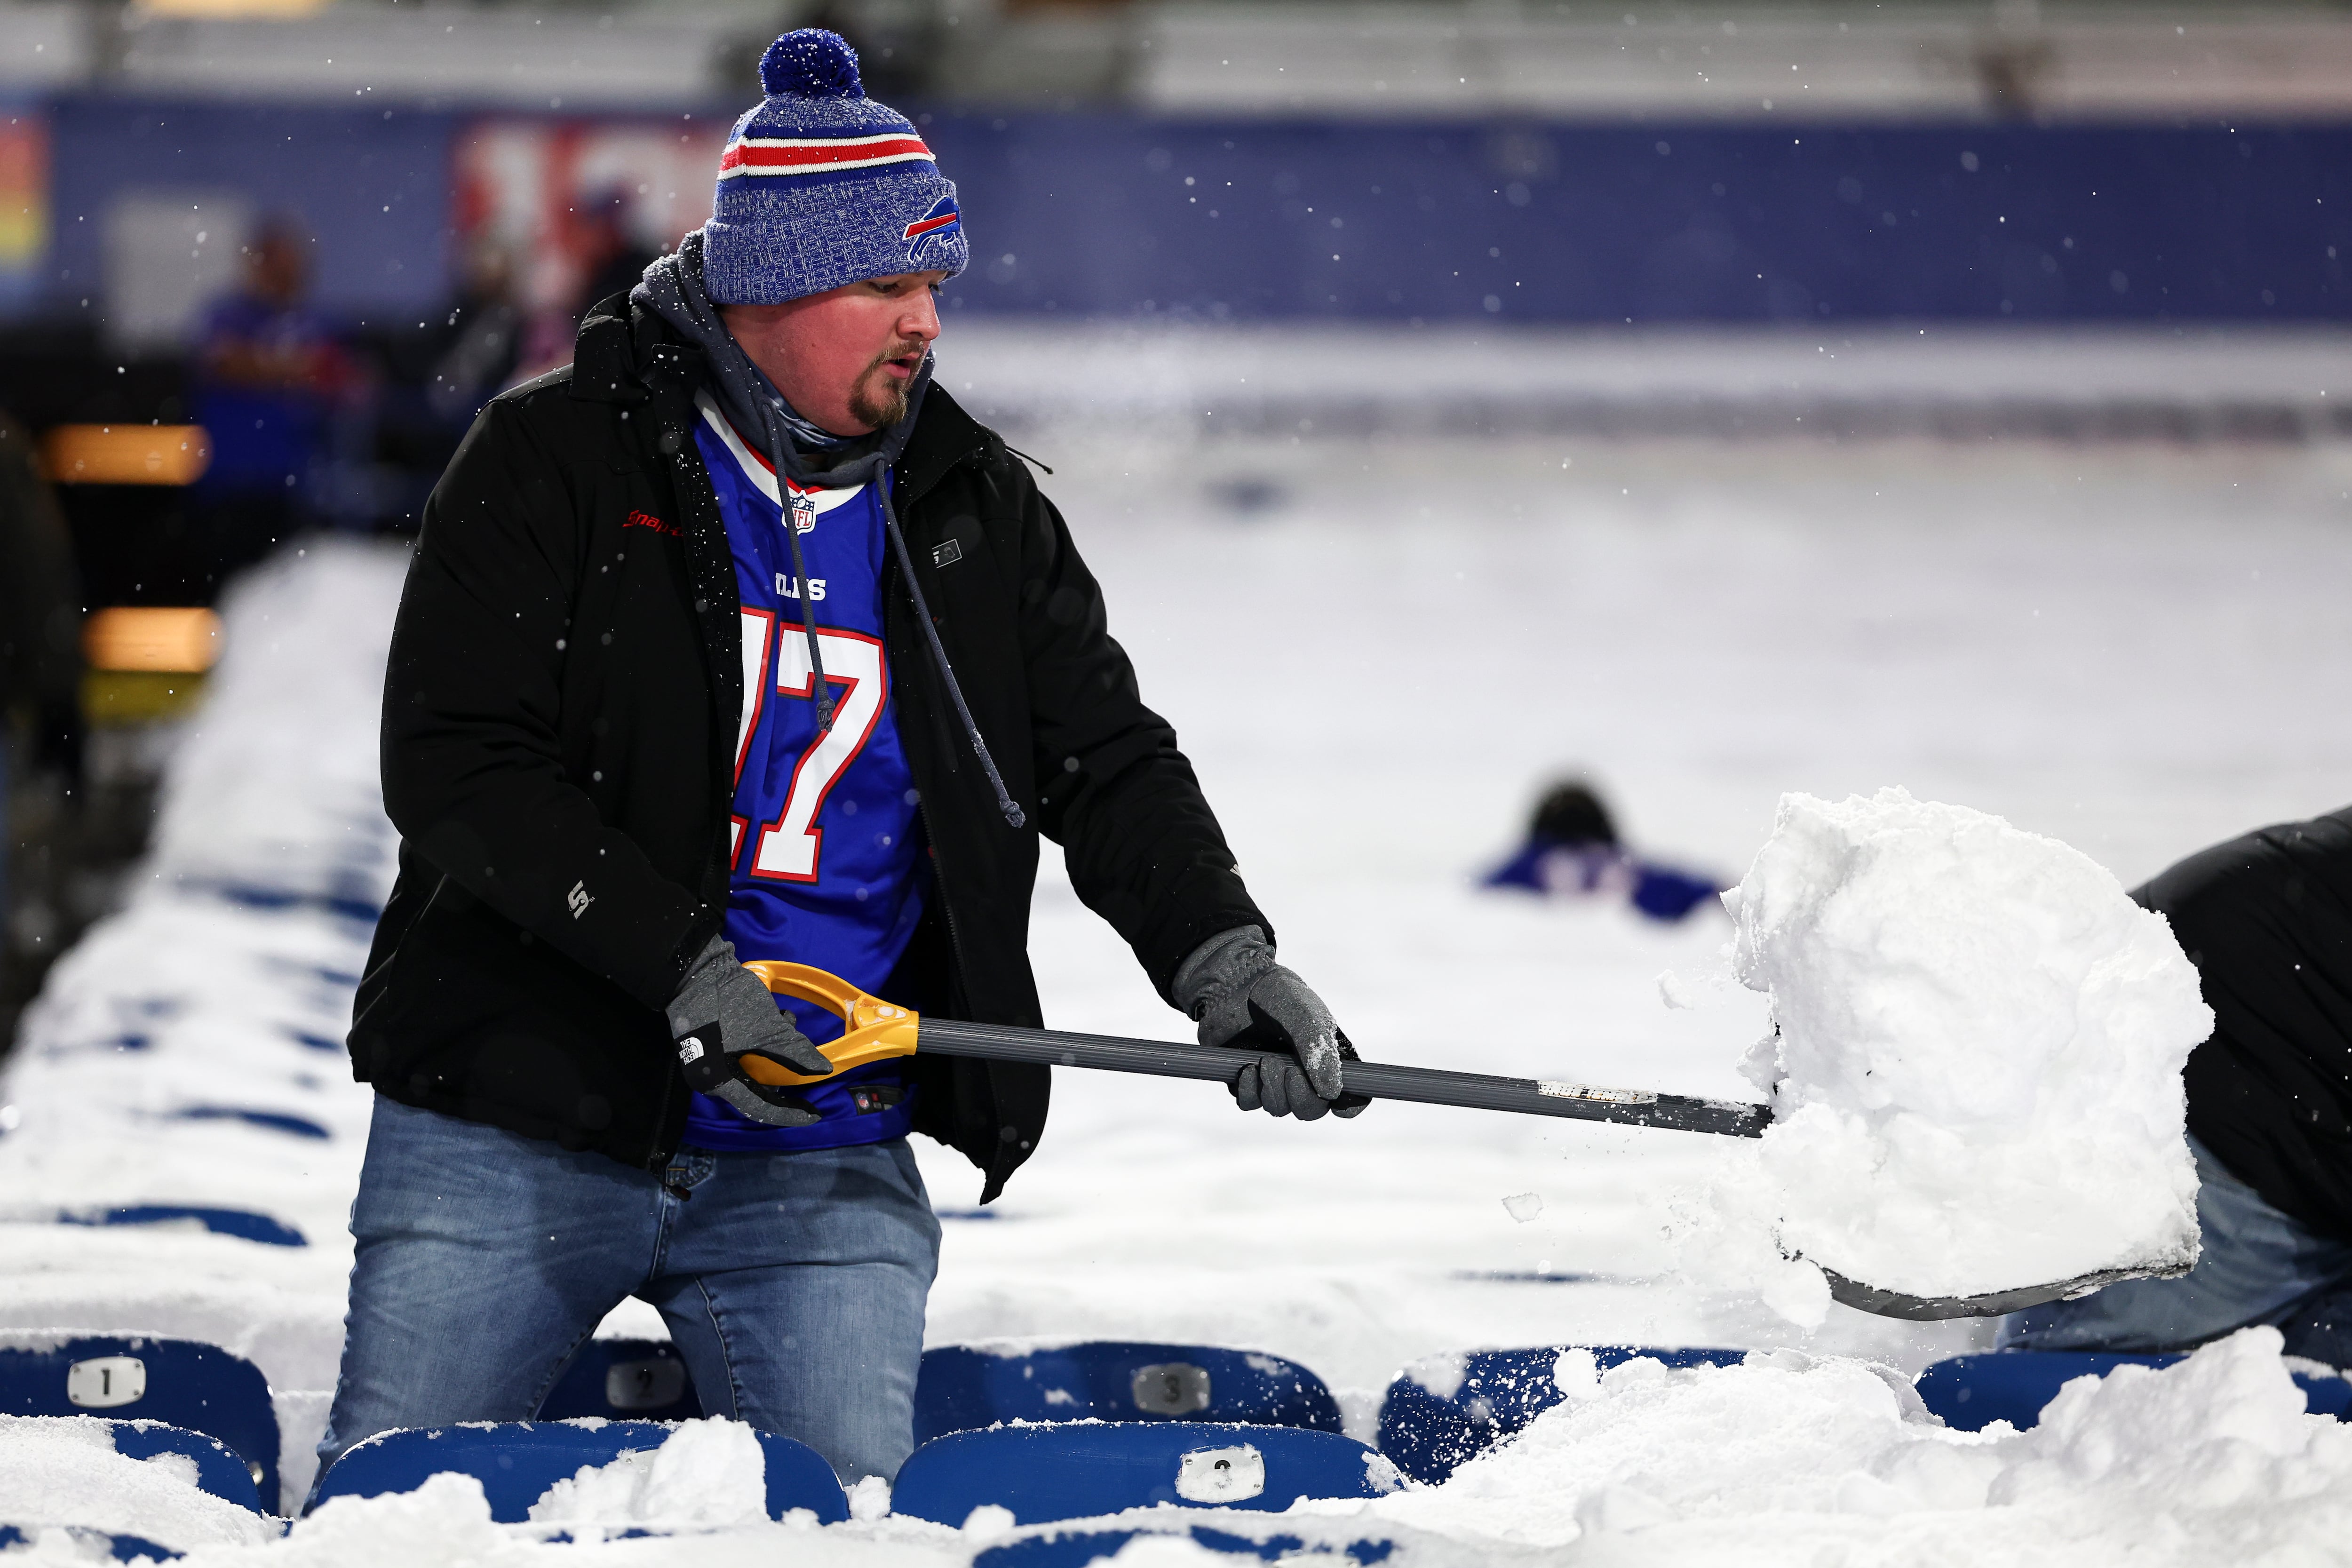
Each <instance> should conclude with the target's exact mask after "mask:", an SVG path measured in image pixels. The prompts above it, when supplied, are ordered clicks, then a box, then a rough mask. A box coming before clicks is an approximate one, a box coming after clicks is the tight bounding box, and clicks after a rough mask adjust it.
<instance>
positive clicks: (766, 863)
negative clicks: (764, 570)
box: [732, 610, 890, 882]
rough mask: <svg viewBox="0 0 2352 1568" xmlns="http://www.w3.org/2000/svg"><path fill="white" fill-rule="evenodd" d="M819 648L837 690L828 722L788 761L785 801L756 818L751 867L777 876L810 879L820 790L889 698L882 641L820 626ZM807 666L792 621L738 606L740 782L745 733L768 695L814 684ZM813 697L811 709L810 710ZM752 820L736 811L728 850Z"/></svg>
mask: <svg viewBox="0 0 2352 1568" xmlns="http://www.w3.org/2000/svg"><path fill="white" fill-rule="evenodd" d="M816 642H817V650H818V652H819V654H820V655H821V656H822V657H823V658H824V679H825V684H826V685H827V686H829V687H832V688H834V689H835V691H834V700H835V713H834V718H833V728H832V729H831V730H830V731H826V732H825V733H824V734H823V735H819V736H816V737H815V738H814V741H813V742H811V744H810V745H809V746H808V747H807V748H806V749H805V750H803V752H801V756H800V761H799V762H798V763H795V764H794V766H793V779H792V787H791V788H790V789H789V790H788V791H786V792H785V795H784V803H783V807H782V810H780V811H779V812H778V813H777V814H776V816H774V817H773V818H772V820H770V821H767V822H764V823H761V824H759V825H758V843H757V846H756V847H755V848H754V849H753V851H752V856H751V875H752V876H754V877H765V878H769V879H773V880H775V881H779V882H814V881H815V880H816V879H817V866H818V863H819V860H820V859H821V858H822V856H823V854H824V828H822V827H820V826H817V814H818V813H819V812H821V811H823V810H824V797H825V796H826V795H828V794H830V793H831V792H832V789H833V786H834V784H835V783H836V782H837V781H838V780H839V779H840V778H841V775H842V774H843V773H845V772H846V771H848V768H849V764H850V763H852V762H854V761H856V757H857V753H858V752H862V751H864V750H865V749H866V742H868V741H870V740H872V739H873V738H874V726H875V724H876V722H877V721H878V720H879V719H880V718H881V717H882V708H883V704H884V703H885V702H887V700H889V695H890V677H889V672H888V669H887V667H886V665H885V664H884V662H883V657H882V643H881V639H879V638H878V637H867V636H866V635H864V634H863V633H861V632H844V631H824V630H820V631H819V632H818V633H817V634H816ZM771 651H772V653H773V657H774V668H775V672H776V677H775V686H774V690H773V692H772V693H771V691H770V690H769V689H768V687H767V682H766V681H765V679H763V677H764V676H765V674H766V671H767V670H768V668H769V667H770V664H769V661H770V654H771ZM813 691H814V678H813V675H812V672H811V670H810V668H809V647H808V636H807V634H806V633H805V632H804V631H803V630H802V628H801V627H800V626H795V625H793V623H792V622H790V621H784V622H782V624H779V623H778V621H777V618H776V616H775V614H774V613H773V612H772V611H766V610H745V611H744V612H743V714H742V718H741V720H740V722H739V725H738V732H737V735H736V744H735V780H736V784H737V785H738V786H739V787H740V785H741V784H742V779H743V765H744V763H745V761H746V760H747V759H748V757H749V755H750V752H751V738H752V736H753V735H754V734H755V733H757V732H758V730H759V727H760V719H761V714H762V713H763V711H764V710H765V709H766V706H767V704H768V702H769V701H771V700H773V699H774V698H776V697H782V698H783V699H785V700H793V699H798V700H801V701H803V702H806V701H807V700H808V699H809V698H810V696H811V695H812V694H813ZM810 711H811V713H812V714H814V704H811V707H810ZM749 826H751V823H750V822H749V821H748V820H747V819H746V818H743V817H740V816H739V817H737V818H735V825H734V837H733V841H732V847H733V852H734V853H735V854H736V855H738V856H740V854H741V853H742V844H743V835H744V832H745V829H746V828H747V827H749Z"/></svg>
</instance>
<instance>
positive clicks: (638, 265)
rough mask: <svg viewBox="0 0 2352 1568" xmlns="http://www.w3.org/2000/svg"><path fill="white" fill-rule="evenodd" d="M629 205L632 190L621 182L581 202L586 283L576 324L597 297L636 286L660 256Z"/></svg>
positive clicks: (574, 312) (574, 313)
mask: <svg viewBox="0 0 2352 1568" xmlns="http://www.w3.org/2000/svg"><path fill="white" fill-rule="evenodd" d="M629 209H630V202H629V193H628V192H627V191H625V190H623V189H622V188H621V187H619V186H618V185H612V186H607V187H606V188H605V189H604V190H603V191H601V192H599V193H597V194H596V195H593V196H592V197H590V198H589V199H588V200H587V201H584V202H583V203H582V204H581V226H580V228H581V236H582V237H581V240H580V256H581V263H582V267H581V278H582V283H581V287H580V292H579V294H578V296H577V299H578V303H577V305H576V306H575V307H574V308H573V310H572V320H573V322H574V324H575V325H576V324H577V323H578V321H579V319H580V318H581V317H583V316H584V315H586V314H587V311H588V307H589V306H591V305H593V304H594V303H595V302H596V301H597V300H609V299H611V298H612V297H613V296H614V295H615V294H625V293H627V292H628V291H629V290H630V289H634V288H635V287H636V286H637V279H641V278H643V277H644V276H645V275H646V268H648V267H651V266H652V265H653V264H654V262H655V261H656V259H658V258H659V256H660V252H658V251H656V250H655V249H654V248H653V247H650V246H648V245H646V243H645V241H644V240H642V239H640V238H638V237H637V234H636V230H635V226H633V225H631V223H630V221H629Z"/></svg>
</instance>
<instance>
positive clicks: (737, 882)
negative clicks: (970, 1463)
mask: <svg viewBox="0 0 2352 1568" xmlns="http://www.w3.org/2000/svg"><path fill="white" fill-rule="evenodd" d="M698 410H699V412H700V414H701V422H700V423H699V425H698V426H697V427H696V430H695V441H696V444H697V445H698V447H700V449H701V453H702V461H703V466H704V467H705V468H708V469H709V473H710V481H711V485H712V487H713V488H714V489H716V490H717V491H718V495H719V514H720V516H722V517H723V518H724V519H725V520H726V522H727V542H728V544H729V546H730V548H731V550H732V552H733V553H734V557H735V589H736V593H737V595H739V597H740V601H741V605H742V634H743V711H742V717H741V719H740V722H739V724H738V727H737V731H736V741H735V800H734V809H733V826H732V830H731V837H730V846H731V847H732V852H733V855H734V861H733V873H732V879H731V880H730V885H729V895H728V900H727V922H726V931H727V940H728V941H730V942H733V943H734V944H735V952H736V955H737V956H738V957H740V958H744V959H755V958H772V959H787V960H790V961H791V962H793V963H808V964H814V965H815V966H816V967H817V968H819V969H824V970H829V971H831V972H832V973H835V974H838V975H839V976H841V977H842V978H843V979H844V980H846V981H848V982H849V983H850V984H852V985H855V986H856V987H858V988H859V989H860V990H863V991H868V992H879V991H880V990H881V988H882V984H883V982H884V981H886V980H887V979H888V978H889V975H890V972H891V970H892V969H893V968H894V967H895V966H896V965H897V964H898V960H899V958H900V956H901V955H902V954H904V953H905V952H906V951H907V943H908V941H909V940H910V939H911V938H912V937H913V936H914V933H915V927H916V926H917V924H918V923H919V922H920V921H921V920H922V916H923V904H924V900H925V898H926V897H927V896H928V894H929V872H928V869H927V861H926V860H925V859H924V858H923V857H922V856H921V855H920V853H919V848H920V847H919V842H918V840H919V838H920V837H921V832H920V823H919V818H918V816H917V815H916V805H915V787H914V777H913V775H912V773H910V772H909V771H908V766H907V753H906V752H905V750H904V749H903V748H902V747H901V746H900V745H899V743H898V713H897V709H896V707H895V705H894V704H893V703H892V701H891V699H890V666H889V661H888V660H887V658H885V657H884V655H883V647H882V577H883V562H884V552H885V551H886V550H887V542H886V541H885V539H884V537H883V531H882V509H881V505H880V503H879V502H878V501H877V500H876V498H875V495H874V492H873V488H872V486H870V485H867V486H862V487H860V488H858V489H838V490H803V489H801V488H800V487H799V486H797V485H795V484H793V482H792V481H791V480H790V479H780V478H779V476H778V475H777V474H776V472H775V471H774V470H773V469H772V468H770V467H769V465H768V462H767V459H766V458H763V457H761V455H760V453H759V452H758V451H757V450H756V449H754V448H753V447H751V445H750V444H749V443H747V442H746V441H744V440H743V438H742V437H740V435H739V434H737V432H736V431H735V429H734V427H733V426H731V425H730V424H729V423H728V422H727V419H726V417H725V416H723V415H721V414H720V413H719V409H718V407H717V405H715V404H714V403H712V402H711V400H710V399H709V397H708V396H705V397H703V398H701V399H699V400H698ZM787 514H789V517H790V520H791V523H792V526H793V527H794V528H796V529H798V530H799V531H800V545H801V557H802V560H803V562H804V563H805V564H806V567H807V573H808V575H807V580H806V581H805V582H803V580H802V578H801V576H800V574H798V573H796V572H795V571H794V570H793V553H792V547H791V545H790V544H789V543H788V542H786V540H785V537H784V531H783V530H784V526H785V520H786V517H787ZM803 604H806V605H809V606H811V607H813V608H814V610H815V612H816V625H817V652H818V655H819V661H820V662H821V663H822V664H823V665H824V679H825V684H826V686H827V687H829V688H830V689H831V690H832V693H833V697H834V701H835V711H834V721H833V728H832V729H831V731H828V732H826V733H824V734H823V735H820V734H819V733H818V732H817V710H816V704H815V703H814V701H812V700H811V698H812V696H813V694H814V677H813V675H812V671H811V667H810V660H809V639H808V632H807V630H806V628H805V626H804V625H803V620H802V605H803ZM779 1002H780V1005H782V1006H783V1007H784V1008H785V1009H786V1010H787V1011H789V1012H791V1013H792V1014H793V1016H794V1018H796V1019H797V1020H798V1022H799V1024H800V1026H801V1028H802V1030H803V1032H804V1033H806V1034H807V1036H808V1037H809V1038H810V1039H812V1040H814V1041H816V1042H817V1043H819V1044H820V1045H822V1044H823V1043H824V1042H825V1041H827V1040H831V1039H837V1038H839V1037H840V1036H841V1032H842V1026H841V1020H840V1019H839V1018H836V1017H835V1016H833V1015H832V1014H830V1013H827V1012H825V1011H824V1010H823V1009H822V1008H819V1007H815V1006H813V1005H809V1004H807V1003H803V1002H797V1001H793V1000H789V999H784V998H780V999H779ZM803 1092H804V1093H805V1095H806V1098H807V1099H808V1100H809V1102H810V1103H811V1104H813V1105H814V1106H815V1107H816V1109H817V1110H819V1111H820V1112H821V1113H822V1114H823V1116H824V1120H823V1121H819V1122H817V1123H815V1124H814V1125H813V1126H808V1127H769V1126H765V1125H763V1124H761V1123H760V1122H756V1121H752V1120H751V1119H750V1118H749V1117H747V1116H744V1115H743V1114H742V1113H741V1112H740V1111H738V1110H735V1109H734V1108H733V1107H731V1106H729V1105H727V1104H725V1103H723V1102H721V1101H719V1100H713V1099H711V1098H709V1096H707V1095H699V1094H698V1095H696V1096H695V1097H694V1102H693V1104H692V1106H691V1108H690V1109H689V1110H688V1120H687V1129H686V1138H685V1142H686V1144H687V1145H688V1147H690V1148H698V1149H719V1150H735V1149H777V1150H789V1149H832V1148H839V1147H842V1146H844V1145H846V1144H852V1143H875V1142H881V1141H882V1140H883V1139H886V1138H897V1137H901V1136H903V1135H904V1134H905V1133H906V1131H907V1130H908V1125H909V1124H910V1123H911V1122H912V1121H913V1118H914V1086H913V1083H912V1082H911V1080H910V1079H909V1077H908V1073H907V1071H906V1066H905V1064H904V1063H902V1062H877V1063H875V1064H874V1065H872V1066H870V1067H866V1068H858V1069H856V1071H854V1072H847V1073H844V1074H842V1075H841V1076H840V1077H839V1078H835V1079H827V1080H826V1081H825V1082H824V1083H823V1084H821V1085H818V1086H817V1087H815V1088H814V1089H808V1090H805V1091H803Z"/></svg>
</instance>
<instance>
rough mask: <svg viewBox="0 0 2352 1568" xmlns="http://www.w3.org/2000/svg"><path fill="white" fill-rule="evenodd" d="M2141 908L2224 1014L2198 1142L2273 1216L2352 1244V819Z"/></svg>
mask: <svg viewBox="0 0 2352 1568" xmlns="http://www.w3.org/2000/svg"><path fill="white" fill-rule="evenodd" d="M2132 897H2133V898H2135V899H2137V900H2139V901H2140V902H2141V903H2142V904H2144V905H2146V906H2147V908H2149V909H2152V910H2161V911H2162V912H2163V914H2164V916H2165V918H2166V919H2168V920H2169V921H2171V922H2172V934H2173V935H2174V936H2175V937H2177V938H2178V939H2179V942H2180V945H2181V948H2182V950H2183V951H2185V952H2187V953H2188V954H2189V962H2190V963H2194V964H2195V965H2196V966H2197V973H2198V978H2199V979H2200V981H2201V982H2202V984H2203V986H2204V991H2205V1003H2206V1005H2208V1006H2210V1007H2211V1008H2212V1009H2213V1037H2212V1038H2211V1039H2210V1040H2207V1041H2206V1042H2205V1043H2204V1044H2203V1045H2201V1046H2200V1047H2197V1049H2196V1050H2195V1051H2193V1052H2191V1053H2190V1054H2189V1070H2188V1072H2187V1074H2186V1075H2185V1078H2186V1082H2187V1087H2188V1090H2189V1131H2191V1132H2193V1133H2195V1134H2196V1135H2197V1139H2198V1142H2201V1143H2203V1144H2204V1145H2205V1146H2206V1147H2207V1148H2208V1149H2210V1150H2211V1151H2213V1152H2214V1153H2215V1154H2217V1155H2219V1156H2220V1157H2221V1163H2223V1164H2225V1165H2227V1166H2229V1167H2230V1170H2231V1172H2232V1173H2234V1174H2235V1175H2236V1176H2237V1177H2238V1178H2239V1179H2240V1180H2241V1181H2242V1182H2244V1183H2245V1184H2247V1185H2248V1186H2250V1187H2252V1188H2253V1189H2254V1191H2256V1192H2257V1193H2260V1194H2262V1195H2263V1198H2264V1200H2266V1201H2267V1202H2268V1203H2269V1204H2270V1205H2271V1206H2272V1207H2273V1208H2276V1209H2280V1210H2283V1211H2284V1212H2285V1213H2287V1214H2289V1215H2294V1217H2295V1218H2296V1219H2299V1220H2301V1221H2302V1222H2303V1223H2304V1224H2305V1226H2309V1227H2310V1228H2311V1229H2313V1230H2315V1231H2316V1232H2318V1233H2319V1234H2321V1235H2323V1236H2327V1237H2334V1238H2335V1239H2336V1240H2338V1241H2352V807H2347V808H2346V809H2345V810H2342V811H2337V812H2331V813H2329V814H2328V815H2327V816H2319V817H2314V818H2313V819H2312V820H2310V821H2309V822H2289V823H2282V824H2281V825H2279V826H2276V827H2265V828H2263V829H2262V830H2260V831H2259V832H2255V833H2249V834H2247V835H2246V836H2245V837H2242V838H2233V839H2231V840H2230V841H2229V842H2228V843H2226V844H2217V845H2215V846H2214V847H2212V848H2210V849H2206V850H2201V851H2200V852H2199V853H2197V854H2195V855H2191V856H2190V857H2189V858H2188V859H2186V860H2183V861H2181V862H2180V863H2179V865H2177V866H2174V867H2172V868H2170V869H2169V870H2167V871H2165V872H2163V873H2162V874H2160V875H2159V876H2158V877H2157V878H2156V879H2154V880H2153V881H2151V882H2149V883H2148V884H2147V886H2146V887H2144V888H2141V889H2137V891H2135V892H2134V893H2133V894H2132Z"/></svg>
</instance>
